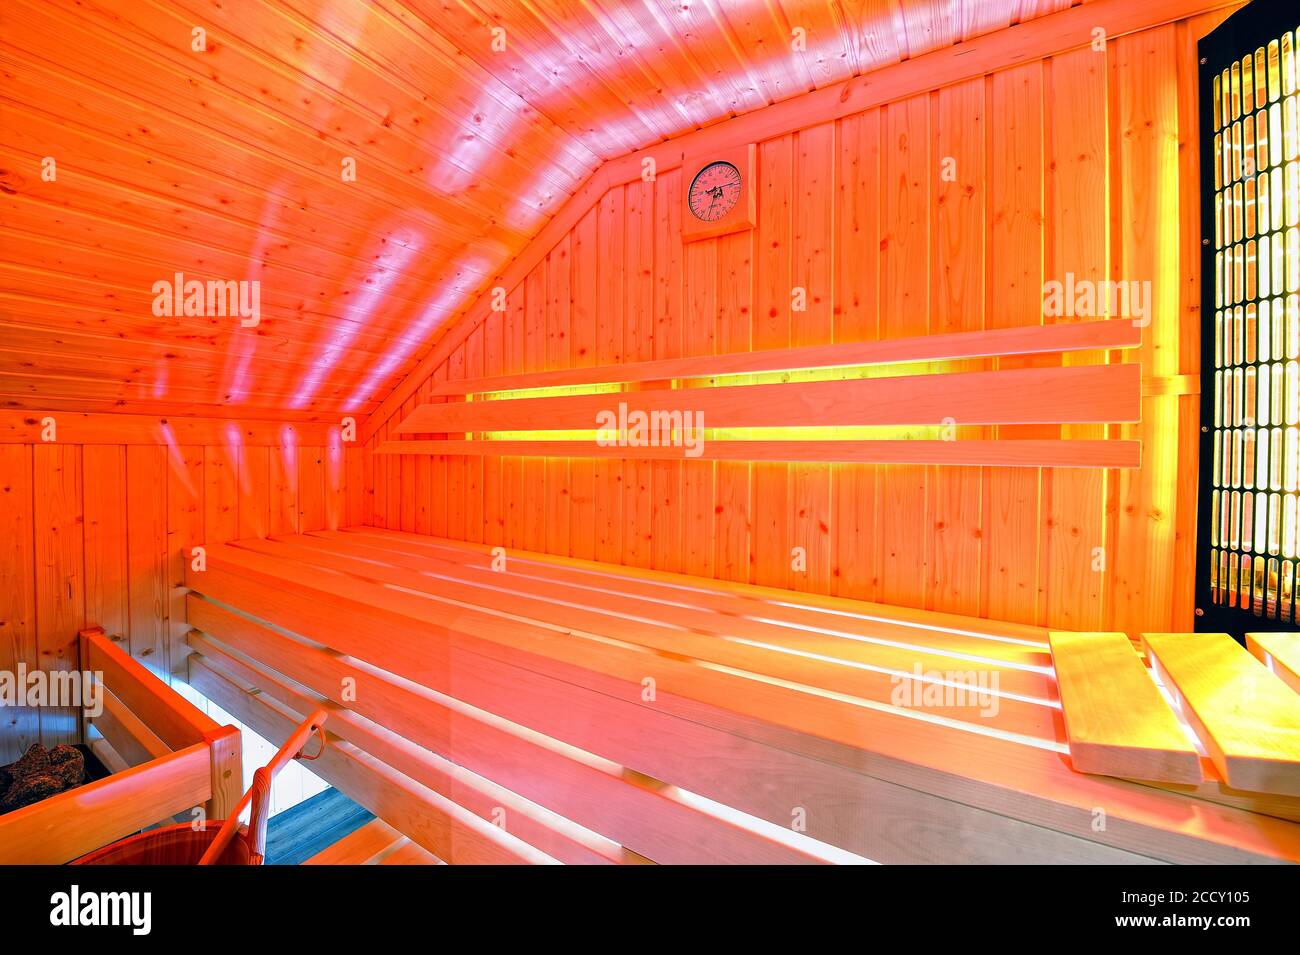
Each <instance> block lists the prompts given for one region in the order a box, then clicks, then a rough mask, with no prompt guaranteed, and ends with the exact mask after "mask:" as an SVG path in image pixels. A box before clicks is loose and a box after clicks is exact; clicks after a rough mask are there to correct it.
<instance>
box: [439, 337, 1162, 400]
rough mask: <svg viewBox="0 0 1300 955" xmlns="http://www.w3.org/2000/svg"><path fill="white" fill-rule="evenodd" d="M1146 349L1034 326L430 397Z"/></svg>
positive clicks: (698, 361)
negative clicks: (1112, 349)
mask: <svg viewBox="0 0 1300 955" xmlns="http://www.w3.org/2000/svg"><path fill="white" fill-rule="evenodd" d="M1139 344H1141V329H1140V328H1139V327H1138V326H1136V325H1135V324H1133V322H1131V321H1103V322H1080V323H1075V324H1054V325H1031V326H1027V327H1022V328H999V329H990V330H988V331H979V332H953V333H950V334H946V335H924V336H919V337H914V338H896V339H889V340H885V341H873V342H844V343H840V344H835V345H813V346H810V347H804V348H783V349H767V350H758V351H751V352H738V353H734V354H725V355H707V356H702V357H693V358H671V359H663V360H659V361H643V362H629V363H627V364H624V365H603V366H599V367H590V368H564V369H556V370H553V371H543V372H535V373H533V374H528V375H493V376H490V377H486V378H465V379H460V380H459V381H444V382H439V383H436V384H435V385H434V386H433V388H432V390H431V391H430V392H429V394H430V396H431V397H442V396H446V395H469V394H484V393H489V392H496V391H511V390H517V389H525V388H556V387H567V386H575V385H596V384H609V383H613V382H646V381H668V380H672V379H681V378H715V377H718V376H720V375H744V374H759V373H762V372H771V371H800V370H808V369H813V368H840V367H854V366H860V365H886V364H898V363H901V362H921V361H950V360H955V359H964V358H991V357H994V356H999V355H1034V354H1050V353H1053V352H1066V351H1080V350H1085V349H1100V348H1133V347H1136V346H1137V345H1139Z"/></svg>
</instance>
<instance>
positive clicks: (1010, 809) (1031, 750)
mask: <svg viewBox="0 0 1300 955" xmlns="http://www.w3.org/2000/svg"><path fill="white" fill-rule="evenodd" d="M197 566H200V567H202V569H194V567H193V566H192V567H191V570H190V573H189V575H188V577H187V584H188V586H189V587H190V588H191V589H192V591H193V593H191V595H190V596H189V597H188V611H189V621H190V623H191V625H192V626H193V627H194V628H195V629H194V632H193V633H191V635H190V645H191V648H192V650H193V653H192V655H191V658H190V677H191V681H192V682H193V683H194V685H195V686H196V688H198V689H199V690H200V691H201V692H203V693H205V694H207V695H208V696H209V697H211V698H212V699H214V700H215V701H216V702H217V703H219V705H221V706H223V707H224V708H226V709H227V710H229V711H230V712H231V713H233V714H235V715H237V716H238V717H239V718H240V719H241V720H244V721H246V722H248V723H249V724H250V725H251V726H252V727H253V728H254V729H255V730H257V731H258V732H259V733H263V734H264V735H266V736H267V737H268V738H271V739H275V738H277V734H279V735H283V734H284V733H285V732H287V731H288V728H289V727H290V726H292V725H293V723H294V722H295V721H296V720H297V719H298V718H299V715H300V714H302V713H304V712H307V711H309V710H311V709H312V708H314V707H316V706H320V705H324V706H326V708H327V709H329V710H330V720H329V729H330V730H331V731H332V734H333V737H334V738H333V739H332V741H331V742H332V745H331V746H330V747H329V748H328V749H327V750H326V754H325V755H324V756H323V757H322V758H321V760H319V761H318V762H317V763H316V764H315V765H314V766H313V769H314V770H315V771H317V772H318V773H319V774H320V775H322V776H323V777H324V778H326V779H328V780H329V781H330V782H331V783H332V784H333V785H335V786H336V787H337V788H339V789H340V790H341V791H343V792H344V793H345V794H347V795H348V796H350V797H351V798H352V799H354V800H356V801H357V802H359V803H361V804H362V805H364V806H366V808H368V809H370V810H371V811H372V812H374V813H375V814H376V815H377V816H378V817H379V818H380V819H382V820H383V821H384V822H385V823H387V824H388V825H390V826H392V827H393V828H394V829H395V830H397V831H399V832H400V833H402V834H403V836H405V837H407V838H409V839H410V840H411V842H412V844H414V845H416V846H419V847H421V848H422V849H423V850H425V851H427V852H428V853H431V854H432V855H433V856H436V857H437V858H438V859H440V860H443V861H446V862H450V863H458V862H521V863H549V862H566V863H574V862H587V863H643V862H655V863H715V862H747V863H794V862H797V863H826V862H864V861H875V862H886V863H900V862H1030V863H1049V862H1050V863H1055V862H1103V863H1105V862H1115V863H1124V862H1262V861H1295V860H1297V859H1300V825H1297V824H1296V822H1295V821H1293V820H1295V819H1297V818H1300V805H1297V802H1296V801H1295V800H1294V799H1287V798H1286V797H1273V796H1262V795H1258V796H1257V795H1253V794H1247V793H1237V792H1234V791H1232V790H1229V789H1227V788H1226V787H1225V786H1223V785H1222V783H1221V782H1219V781H1218V780H1217V778H1216V777H1215V776H1214V775H1213V771H1212V769H1211V770H1210V772H1209V774H1208V781H1207V782H1204V783H1201V784H1199V785H1195V786H1193V785H1187V786H1171V785H1154V784H1141V783H1137V782H1131V781H1127V780H1120V779H1114V778H1109V777H1095V776H1087V775H1083V774H1080V773H1077V772H1074V771H1073V770H1072V769H1071V768H1070V764H1069V761H1068V756H1067V752H1068V747H1067V743H1066V734H1065V728H1064V725H1063V720H1062V717H1061V707H1060V700H1059V696H1058V693H1057V688H1056V682H1055V676H1054V673H1053V670H1052V662H1051V653H1050V649H1049V646H1048V635H1047V632H1046V631H1044V630H1041V629H1038V628H1035V627H1028V626H1024V625H1019V624H1008V623H999V622H993V621H987V620H978V619H973V618H964V617H956V616H950V615H944V614H935V613H926V612H923V611H916V610H908V609H902V608H890V607H882V606H879V605H871V604H865V603H860V602H855V601H849V600H843V599H838V598H829V597H819V596H810V595H804V594H794V593H790V592H786V591H775V590H768V589H765V588H758V587H752V586H746V585H734V584H724V583H719V582H715V581H705V580H701V579H698V578H690V577H684V576H679V575H671V574H664V573H658V572H653V571H642V570H633V569H627V568H619V567H611V566H608V565H601V564H593V563H589V562H583V561H577V560H568V559H563V558H554V557H545V556H541V555H534V554H526V553H505V552H501V551H496V552H494V551H493V550H492V549H491V548H488V547H485V546H480V545H473V544H464V543H457V542H450V541H445V540H438V539H433V538H429V537H424V536H419V535H413V534H403V533H399V532H395V531H386V530H379V529H373V528H354V529H350V530H345V531H334V532H329V531H322V532H318V533H313V534H309V535H303V536H295V537H287V538H282V539H272V540H256V541H243V542H236V543H234V544H228V545H227V544H223V545H214V546H210V547H207V548H205V554H204V560H203V562H200V563H199V564H198V565H197Z"/></svg>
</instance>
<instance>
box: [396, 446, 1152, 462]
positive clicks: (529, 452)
mask: <svg viewBox="0 0 1300 955" xmlns="http://www.w3.org/2000/svg"><path fill="white" fill-rule="evenodd" d="M375 453H376V454H433V455H446V456H449V457H499V456H519V457H525V458H528V457H543V458H553V457H563V458H621V459H623V460H646V461H681V460H700V461H813V462H820V463H822V464H946V465H992V466H998V467H1028V468H1050V467H1055V468H1136V467H1138V466H1140V464H1141V459H1142V443H1141V442H1140V441H1101V440H1097V441H1089V440H1079V441H1052V440H1032V439H1030V440H1008V441H982V440H970V441H704V442H702V444H701V446H700V453H699V454H696V455H694V456H692V455H688V454H686V452H685V449H684V448H683V447H672V446H660V447H626V448H624V447H605V446H601V445H598V444H596V443H595V441H460V440H447V441H385V442H383V443H382V444H380V445H379V446H378V447H377V448H376V449H375Z"/></svg>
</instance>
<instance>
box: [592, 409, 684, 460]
mask: <svg viewBox="0 0 1300 955" xmlns="http://www.w3.org/2000/svg"><path fill="white" fill-rule="evenodd" d="M596 444H598V445H600V447H602V448H659V447H675V448H682V449H683V454H684V455H685V456H686V457H688V458H698V457H699V456H700V455H701V454H703V453H704V412H703V411H685V410H683V411H642V410H640V409H639V408H638V409H633V410H629V409H628V406H627V402H625V401H620V402H619V403H618V408H617V409H613V408H606V409H603V410H601V411H598V412H596Z"/></svg>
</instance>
